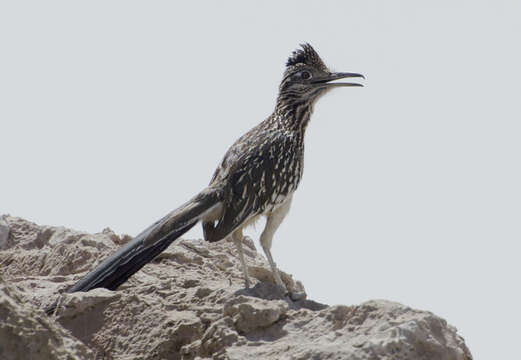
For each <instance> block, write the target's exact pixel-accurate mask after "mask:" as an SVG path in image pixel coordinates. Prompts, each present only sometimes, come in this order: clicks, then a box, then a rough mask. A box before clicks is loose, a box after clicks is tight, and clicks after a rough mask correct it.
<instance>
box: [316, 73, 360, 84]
mask: <svg viewBox="0 0 521 360" xmlns="http://www.w3.org/2000/svg"><path fill="white" fill-rule="evenodd" d="M345 78H362V79H365V77H364V75H362V74H356V73H342V72H337V73H329V74H328V75H326V76H324V77H322V78H320V79H316V80H315V81H313V82H312V84H313V85H314V86H315V87H320V88H321V87H327V88H331V87H337V86H364V85H362V84H358V83H349V82H331V81H334V80H338V79H345Z"/></svg>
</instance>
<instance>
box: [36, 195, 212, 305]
mask: <svg viewBox="0 0 521 360" xmlns="http://www.w3.org/2000/svg"><path fill="white" fill-rule="evenodd" d="M219 203H220V199H219V194H218V191H216V190H215V189H212V188H207V189H205V190H203V191H201V192H200V193H199V194H197V195H196V196H195V197H193V198H192V199H191V200H190V201H188V202H186V203H185V204H184V205H182V206H181V207H179V208H177V209H175V210H174V211H172V212H171V213H169V214H168V215H166V216H165V217H163V218H162V219H161V220H159V221H156V222H155V223H154V224H152V225H151V226H149V227H148V228H147V229H145V230H144V231H143V232H141V233H140V234H139V235H138V236H136V237H135V238H134V239H133V240H132V241H130V242H129V243H128V244H126V245H125V246H123V247H121V248H120V249H119V250H117V251H116V252H115V253H113V254H112V255H111V256H109V257H108V258H107V259H105V260H104V261H103V262H102V263H101V264H99V265H98V266H96V268H94V270H92V271H91V272H89V273H88V274H87V275H85V277H83V278H82V279H81V280H79V281H78V282H77V283H76V284H74V285H73V286H72V287H71V288H70V289H69V290H67V292H69V293H72V292H76V291H89V290H91V289H95V288H99V287H102V288H106V289H109V290H115V289H116V288H117V287H118V286H119V285H121V284H123V283H124V282H125V281H127V280H128V278H129V277H131V276H132V275H133V274H134V273H136V272H137V271H138V270H139V269H141V268H142V267H143V266H145V265H146V264H147V263H149V262H150V261H152V259H154V258H155V257H156V256H157V255H159V254H160V253H161V252H162V251H163V250H165V249H166V248H167V247H168V246H169V245H170V244H171V243H172V242H173V241H174V240H176V239H177V238H179V237H180V236H181V235H183V234H184V233H185V232H187V231H188V230H190V229H191V228H192V227H193V226H194V225H195V224H197V222H198V221H199V220H200V219H201V218H202V217H203V216H204V215H205V214H206V213H208V212H209V211H212V210H213V209H214V208H215V207H216V206H218V205H219ZM54 310H55V304H54V305H53V306H50V307H49V308H47V309H46V312H47V313H48V314H51V313H53V312H54Z"/></svg>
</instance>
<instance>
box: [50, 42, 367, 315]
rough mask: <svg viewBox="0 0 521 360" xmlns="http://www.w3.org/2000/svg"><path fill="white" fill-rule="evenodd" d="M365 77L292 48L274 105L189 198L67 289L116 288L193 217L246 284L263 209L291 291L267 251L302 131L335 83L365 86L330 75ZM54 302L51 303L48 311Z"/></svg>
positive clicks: (285, 206) (264, 241) (292, 178)
mask: <svg viewBox="0 0 521 360" xmlns="http://www.w3.org/2000/svg"><path fill="white" fill-rule="evenodd" d="M345 78H364V76H363V75H362V74H358V73H348V72H333V71H331V70H329V68H328V67H327V66H326V65H325V63H324V62H323V61H322V59H321V58H320V56H319V55H318V53H317V52H316V51H315V50H314V49H313V47H312V46H311V45H310V44H309V43H305V44H302V45H300V47H299V48H297V49H296V50H295V51H293V52H292V53H291V54H290V56H289V58H288V60H287V62H286V66H285V69H284V73H283V77H282V81H281V83H280V85H279V93H278V96H277V99H276V105H275V109H274V111H273V113H272V114H271V115H270V116H268V117H267V118H266V119H265V120H264V121H262V122H261V123H259V124H258V125H257V126H255V127H253V128H252V129H251V130H249V131H248V132H246V133H245V134H244V135H242V136H241V137H240V138H239V139H238V140H237V141H235V143H233V145H232V146H231V147H230V148H229V149H228V151H227V152H226V153H225V155H224V157H223V159H222V161H221V163H220V164H219V165H218V167H217V169H216V170H215V172H214V174H213V177H212V178H211V181H210V183H209V185H208V186H207V187H206V188H204V189H203V190H202V191H201V192H199V193H198V194H196V195H195V196H193V197H192V198H191V199H190V200H188V201H187V202H186V203H184V204H183V205H181V206H180V207H178V208H176V209H175V210H173V211H171V212H170V213H168V214H167V215H166V216H164V217H163V218H161V219H159V220H158V221H156V222H155V223H154V224H152V225H150V226H149V227H148V228H146V229H145V230H144V231H142V232H141V233H140V234H138V235H137V236H136V237H135V238H133V239H132V240H131V241H129V242H128V243H127V244H126V245H124V246H123V247H121V248H120V249H119V250H117V251H116V252H115V253H113V254H112V255H111V256H109V257H108V258H107V259H105V260H104V261H102V262H101V263H100V264H99V265H98V266H96V267H95V268H94V269H93V270H92V271H90V272H89V273H88V274H87V275H85V276H84V277H83V278H81V279H80V280H79V281H78V282H76V283H75V284H74V285H73V286H72V287H71V288H70V289H68V290H67V292H68V293H73V292H79V291H81V292H85V291H89V290H91V289H94V288H106V289H109V290H115V289H117V288H118V287H119V286H120V285H121V284H123V283H124V282H125V281H127V280H128V278H129V277H131V276H132V275H133V274H134V273H136V272H137V271H138V270H140V269H141V268H142V267H143V266H144V265H146V264H147V263H149V262H150V261H152V260H153V259H154V258H155V257H156V256H157V255H159V254H160V253H161V252H162V251H163V250H165V249H166V248H167V247H168V246H169V245H170V244H172V243H173V242H174V241H175V240H176V239H178V238H179V237H180V236H181V235H183V234H184V233H185V232H187V231H188V230H190V229H191V228H192V227H193V226H195V225H196V224H197V223H198V222H201V223H202V228H203V234H204V238H205V240H207V241H209V242H216V241H219V240H223V239H226V238H229V239H231V240H232V241H233V243H234V244H235V246H236V248H237V252H238V255H239V258H240V263H241V267H242V272H243V275H244V282H245V287H246V288H249V287H250V286H251V281H250V278H249V274H248V267H247V264H246V262H245V259H244V253H243V249H242V242H243V241H244V238H245V236H244V235H243V230H244V229H245V228H246V227H248V226H249V225H252V224H253V223H255V222H256V221H257V220H258V219H259V218H260V217H262V216H264V217H266V224H265V227H264V230H263V231H262V233H261V235H260V244H261V246H262V248H263V250H264V253H265V255H266V258H267V260H268V263H269V266H270V268H271V272H272V274H273V279H274V282H275V283H276V284H277V285H278V286H279V287H280V288H281V289H282V290H283V291H284V294H285V295H289V296H290V297H291V298H293V299H299V298H300V297H301V296H302V294H294V293H289V292H288V289H287V288H286V286H285V284H284V283H283V281H282V279H281V277H280V273H279V270H278V268H277V265H276V263H275V261H274V259H273V256H272V254H271V246H272V241H273V236H274V234H275V232H276V230H277V228H278V227H279V226H280V224H281V223H282V221H283V220H284V218H285V216H286V215H287V214H288V211H289V209H290V206H291V201H292V198H293V194H294V192H295V190H296V189H297V187H298V185H299V183H300V181H301V179H302V174H303V170H304V135H305V132H306V128H307V126H308V123H309V121H310V118H311V115H312V113H313V108H314V105H315V103H316V102H317V100H318V99H319V98H321V97H322V96H323V95H324V94H326V93H327V92H328V91H330V90H332V89H333V88H337V87H359V86H363V85H362V84H359V83H353V82H335V80H339V79H345ZM55 308H56V304H54V306H51V307H49V309H48V310H47V313H52V312H53V311H54V310H55Z"/></svg>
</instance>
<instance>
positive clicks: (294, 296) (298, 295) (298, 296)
mask: <svg viewBox="0 0 521 360" xmlns="http://www.w3.org/2000/svg"><path fill="white" fill-rule="evenodd" d="M288 295H289V298H290V299H291V300H293V301H300V300H305V299H306V297H307V294H306V293H305V292H296V291H290V292H288Z"/></svg>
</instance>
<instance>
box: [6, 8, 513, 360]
mask: <svg viewBox="0 0 521 360" xmlns="http://www.w3.org/2000/svg"><path fill="white" fill-rule="evenodd" d="M180 3H181V2H180ZM520 18H521V3H520V2H518V1H497V0H495V1H492V0H491V1H435V2H434V1H431V2H425V1H413V0H411V1H393V2H384V1H380V2H378V1H374V0H373V1H336V2H335V1H323V2H322V1H312V2H306V1H285V2H282V1H273V2H268V1H265V2H262V3H260V2H246V1H233V2H232V1H226V2H212V1H207V2H198V1H192V2H190V3H189V2H183V5H176V4H174V2H167V1H165V2H159V1H154V2H150V1H149V2H135V1H89V2H83V3H81V4H80V3H78V2H74V3H73V2H70V1H62V2H57V1H46V2H26V1H5V2H2V3H1V4H0V52H1V53H0V125H1V126H0V155H1V157H0V159H1V162H0V214H1V213H10V214H12V215H15V216H21V217H24V218H27V219H30V220H32V221H34V222H37V223H39V224H49V225H64V226H67V227H72V228H76V229H79V230H86V231H90V232H98V231H101V230H102V229H103V228H104V227H107V226H110V227H111V228H112V229H114V230H115V231H116V232H120V233H129V234H132V235H135V234H137V233H138V232H139V231H140V230H142V229H144V228H145V227H146V226H148V225H149V224H151V223H152V222H154V221H155V220H156V219H158V218H159V217H161V216H162V215H164V214H165V213H167V212H168V211H170V210H172V209H173V208H175V207H177V206H178V205H180V204H181V203H182V202H184V201H185V200H187V199H188V198H190V197H191V196H192V195H194V194H195V193H196V192H198V191H199V190H201V189H202V188H203V187H204V186H206V184H207V183H208V181H209V180H210V177H211V175H212V173H213V171H214V169H215V167H216V166H217V164H218V162H219V161H220V159H221V157H222V156H223V154H224V152H225V151H226V149H227V147H228V146H229V145H230V144H231V143H232V142H233V141H234V140H235V139H236V138H237V137H239V136H240V135H241V134H242V133H243V132H245V131H247V130H248V129H250V128H251V127H253V126H254V125H256V124H257V123H258V122H260V121H262V120H263V119H264V118H265V117H266V116H268V115H269V114H270V112H271V111H272V109H273V106H274V101H275V97H276V94H277V88H278V84H279V81H280V78H281V74H282V72H283V70H284V63H285V61H286V59H287V57H288V56H289V54H290V53H291V51H292V50H294V49H295V48H296V47H297V45H298V44H299V43H302V42H310V43H311V44H312V45H313V46H314V47H315V48H316V50H317V51H318V52H319V53H320V54H321V56H322V57H323V58H324V60H325V61H326V63H328V64H329V65H330V66H331V67H332V68H333V69H335V70H337V71H352V72H361V73H363V74H365V75H366V77H367V80H366V81H365V84H366V87H364V88H342V89H336V90H335V91H333V92H332V93H331V94H330V95H328V96H326V97H325V98H323V99H322V100H320V102H319V103H318V105H317V107H316V109H315V114H314V116H313V118H312V120H311V123H310V126H309V127H308V132H307V135H306V166H305V171H304V174H305V175H304V178H303V182H302V183H301V186H300V188H299V190H298V191H297V193H296V195H295V197H294V202H293V208H292V211H291V212H290V214H289V216H288V218H287V219H286V221H285V223H284V224H283V225H282V227H281V228H280V230H279V231H278V233H277V234H276V237H275V240H274V246H273V253H274V256H275V259H276V261H277V262H278V264H279V265H280V267H281V268H282V269H284V270H285V271H287V272H290V273H292V274H294V276H295V278H297V279H300V280H302V281H303V283H304V285H305V286H306V289H307V292H308V295H309V297H310V298H311V299H314V300H317V301H320V302H325V303H328V304H336V303H343V304H358V303H360V302H362V301H366V300H369V299H375V298H385V299H390V300H394V301H399V302H402V303H404V304H407V305H409V306H411V307H415V308H420V309H426V310H430V311H432V312H434V313H436V314H437V315H440V316H442V317H444V318H445V319H447V320H448V322H449V323H451V324H453V325H455V326H456V327H457V328H458V330H459V332H460V334H462V335H463V336H464V338H465V340H466V343H467V344H468V346H469V348H470V349H471V351H472V352H473V354H474V357H475V358H476V359H512V358H514V357H516V356H517V355H518V345H517V342H518V340H519V329H518V326H517V324H518V323H519V320H520V319H521V311H520V303H521V296H520V294H519V286H520V284H519V273H520V268H521V266H520V263H519V257H520V247H519V240H520V238H521V236H520V235H521V228H520V221H519V220H520V215H521V190H520V183H521V170H520V154H521V144H520V141H519V139H520V135H521V126H520V120H521V117H520V115H521V105H520V104H521V102H520V95H521V70H520V69H521V52H520V50H519V49H520V34H521V25H520V24H521V22H520ZM261 229H262V224H260V225H259V226H257V230H255V229H252V235H255V237H256V236H258V233H259V232H260V230H261ZM200 236H201V230H200V229H199V228H198V229H197V230H193V231H192V232H190V233H188V234H187V237H200Z"/></svg>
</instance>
